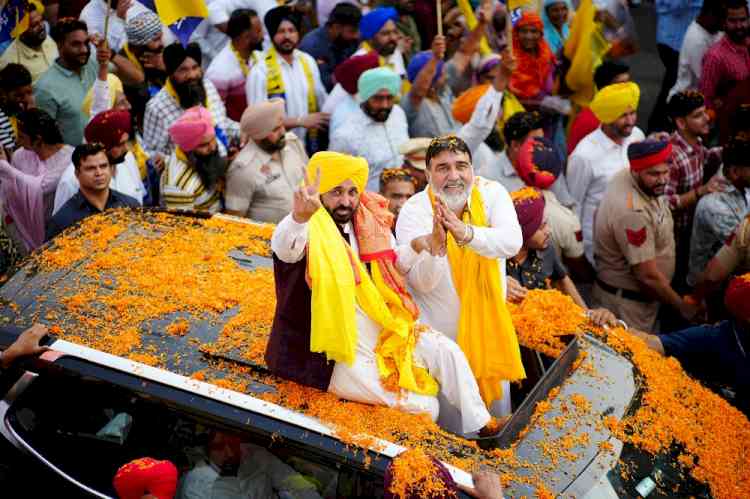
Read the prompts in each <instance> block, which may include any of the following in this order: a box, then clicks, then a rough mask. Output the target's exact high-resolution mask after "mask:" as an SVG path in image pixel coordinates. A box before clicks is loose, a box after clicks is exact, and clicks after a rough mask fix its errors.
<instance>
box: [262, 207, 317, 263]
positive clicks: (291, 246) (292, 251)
mask: <svg viewBox="0 0 750 499" xmlns="http://www.w3.org/2000/svg"><path fill="white" fill-rule="evenodd" d="M308 230H309V229H308V225H307V224H306V223H304V224H298V223H297V222H295V221H294V219H293V218H292V214H291V213H290V214H289V215H287V216H285V217H284V218H283V220H281V222H279V224H278V225H277V226H276V229H275V230H274V231H273V236H271V250H272V251H273V252H274V253H275V254H276V256H277V257H279V259H280V260H281V261H282V262H286V263H297V262H299V261H300V260H302V257H303V256H305V246H306V245H307V238H308Z"/></svg>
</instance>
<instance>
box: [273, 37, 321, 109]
mask: <svg viewBox="0 0 750 499" xmlns="http://www.w3.org/2000/svg"><path fill="white" fill-rule="evenodd" d="M265 61H266V94H267V95H268V98H269V99H271V98H273V97H280V98H282V99H283V98H284V96H285V94H286V89H285V88H284V78H283V77H282V75H281V65H280V64H279V56H278V54H277V52H276V48H275V47H273V46H271V48H269V49H268V53H267V54H266V57H265ZM299 62H300V64H301V65H302V72H303V73H304V74H305V80H306V81H307V112H308V113H310V114H312V113H317V112H318V97H317V96H316V95H315V79H314V78H313V73H312V69H311V68H310V65H309V64H308V63H307V61H306V60H305V58H304V57H300V58H299Z"/></svg>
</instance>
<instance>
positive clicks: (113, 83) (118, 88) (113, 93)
mask: <svg viewBox="0 0 750 499" xmlns="http://www.w3.org/2000/svg"><path fill="white" fill-rule="evenodd" d="M107 88H108V89H109V108H110V109H112V107H113V106H114V105H115V101H116V100H117V94H118V93H120V94H121V93H124V92H125V90H124V89H123V87H122V81H120V79H119V78H118V77H117V76H115V75H113V74H112V73H107ZM93 101H94V87H91V88H90V89H89V91H88V93H87V94H86V97H84V98H83V103H82V104H81V111H83V114H85V115H86V116H91V105H92V104H93Z"/></svg>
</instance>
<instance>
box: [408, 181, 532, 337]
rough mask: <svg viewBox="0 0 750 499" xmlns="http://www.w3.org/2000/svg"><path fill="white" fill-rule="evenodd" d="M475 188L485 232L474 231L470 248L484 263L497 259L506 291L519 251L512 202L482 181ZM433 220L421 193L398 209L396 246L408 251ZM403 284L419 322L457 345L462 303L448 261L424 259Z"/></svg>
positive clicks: (494, 184)
mask: <svg viewBox="0 0 750 499" xmlns="http://www.w3.org/2000/svg"><path fill="white" fill-rule="evenodd" d="M475 182H476V185H477V186H478V187H479V193H480V194H481V195H482V200H483V201H484V209H485V213H486V214H487V218H488V220H487V222H488V225H489V226H488V227H474V239H472V240H471V242H470V243H469V244H468V247H469V248H470V249H471V250H473V251H475V252H477V253H479V254H480V255H482V256H484V257H486V258H492V259H497V264H498V266H499V268H500V276H501V281H502V286H503V290H504V291H506V286H505V260H506V259H507V258H510V257H513V256H515V255H516V254H517V253H518V251H519V250H520V249H521V246H522V244H523V237H522V235H521V226H520V225H519V224H518V217H517V216H516V210H515V208H514V207H513V201H512V200H511V199H510V195H509V194H508V191H506V190H505V188H504V187H503V186H502V185H500V184H499V183H497V182H493V181H491V180H487V179H485V178H482V177H475ZM432 219H433V216H432V206H431V204H430V198H429V195H428V193H427V189H425V190H423V191H422V192H418V193H417V194H415V195H414V196H412V197H411V198H409V200H408V201H407V202H406V204H404V206H403V208H401V212H400V214H399V216H398V220H397V222H396V238H397V239H398V243H399V245H401V246H409V247H410V245H411V241H412V240H414V239H416V238H417V237H420V236H424V235H426V234H430V233H431V232H432ZM423 253H426V252H423ZM423 253H420V256H422V254H423ZM407 279H408V283H409V286H410V288H411V290H412V294H413V296H414V299H415V301H416V303H417V305H418V306H419V312H420V319H421V321H422V322H424V323H426V324H428V325H429V326H431V327H432V328H433V329H436V330H438V331H440V332H442V333H444V334H445V335H446V336H448V337H449V338H451V339H453V340H456V337H457V335H458V317H459V313H460V310H461V302H460V300H459V298H458V294H457V292H456V288H455V287H454V285H453V277H452V275H451V268H450V263H448V257H447V256H443V257H433V256H431V255H429V254H428V253H427V256H426V257H424V258H422V259H420V260H419V261H417V262H415V263H414V264H413V265H411V266H410V270H409V272H408V274H407Z"/></svg>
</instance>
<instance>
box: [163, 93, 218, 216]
mask: <svg viewBox="0 0 750 499" xmlns="http://www.w3.org/2000/svg"><path fill="white" fill-rule="evenodd" d="M168 131H169V136H170V138H171V139H172V142H174V144H175V150H174V152H172V154H171V155H170V156H169V160H168V161H167V165H166V167H165V168H164V173H162V176H161V199H162V202H163V204H164V205H165V206H166V207H167V208H169V209H174V210H187V211H205V212H208V213H218V212H219V211H221V209H222V199H221V194H222V191H223V189H224V176H225V174H226V170H227V159H226V158H225V157H224V156H221V155H220V153H219V148H218V143H217V141H216V131H215V128H214V123H213V118H212V116H211V113H210V112H209V111H208V110H207V109H206V108H204V107H203V106H195V107H191V108H190V109H188V110H187V111H185V112H184V113H183V115H182V116H180V117H179V118H178V119H177V121H175V122H174V123H173V124H172V125H171V126H170V127H169V130H168Z"/></svg>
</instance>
